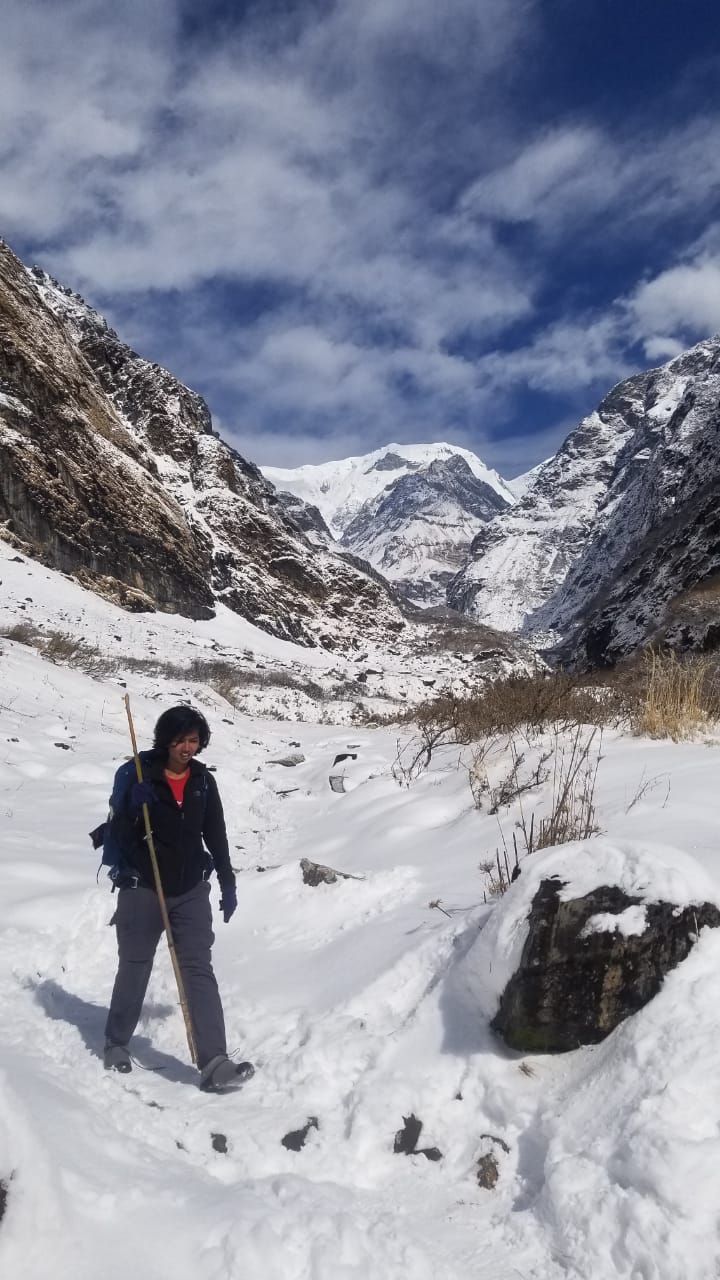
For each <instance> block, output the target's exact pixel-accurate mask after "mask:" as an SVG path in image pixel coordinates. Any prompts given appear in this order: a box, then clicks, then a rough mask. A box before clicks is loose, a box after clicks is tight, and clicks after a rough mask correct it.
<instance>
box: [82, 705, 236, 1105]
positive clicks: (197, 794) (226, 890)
mask: <svg viewBox="0 0 720 1280" xmlns="http://www.w3.org/2000/svg"><path fill="white" fill-rule="evenodd" d="M209 741H210V729H209V727H208V723H207V720H206V719H205V717H204V716H203V715H202V714H201V712H199V711H196V710H195V709H194V708H193V707H188V706H179V707H171V708H170V709H169V710H168V711H164V712H163V714H162V715H161V716H160V719H159V720H158V722H157V724H156V725H155V734H154V741H153V748H152V751H143V752H141V753H140V762H141V765H142V774H143V781H142V782H138V781H137V773H136V767H135V763H134V761H133V760H130V761H128V762H127V764H124V765H122V766H121V767H120V768H119V769H118V771H117V773H116V774H115V780H114V784H113V792H112V796H111V797H110V815H109V818H108V822H107V825H106V828H105V840H104V855H103V861H104V862H109V863H111V864H112V869H111V871H110V876H111V879H112V880H113V881H114V884H115V887H117V889H118V891H119V892H118V903H117V911H116V912H115V926H116V931H117V946H118V970H117V975H116V977H115V985H114V987H113V993H112V998H111V1000H110V1009H109V1012H108V1017H107V1023H106V1025H105V1051H104V1056H103V1062H104V1066H105V1068H106V1070H108V1071H123V1072H125V1071H130V1070H132V1061H131V1058H130V1053H129V1051H128V1044H129V1041H130V1038H131V1036H132V1035H133V1032H134V1031H135V1027H136V1026H137V1023H138V1019H139V1017H140V1013H141V1010H142V1005H143V1000H144V998H145V992H146V990H147V985H148V981H149V979H150V974H151V972H152V966H153V959H154V956H155V950H156V947H157V944H158V942H159V941H160V938H161V936H162V933H163V921H162V916H161V912H160V904H159V901H158V896H157V892H156V888H155V878H154V875H153V870H152V862H151V859H150V853H149V850H148V847H147V843H146V835H145V827H144V823H143V819H142V806H143V805H144V804H146V805H147V806H148V811H149V814H150V824H151V827H152V833H153V844H154V846H155V854H156V857H157V863H158V869H159V872H160V883H161V885H162V890H163V894H164V896H165V901H166V905H167V912H168V916H169V919H170V926H171V929H172V934H173V938H174V942H175V954H176V956H177V960H178V963H179V967H180V972H181V974H182V979H183V985H184V987H185V994H186V998H187V1004H188V1010H189V1015H190V1021H191V1023H192V1029H193V1038H194V1041H195V1048H196V1051H197V1064H198V1067H199V1069H200V1088H201V1089H206V1090H216V1089H224V1088H228V1087H231V1086H233V1085H238V1084H241V1083H243V1082H244V1081H245V1080H248V1079H249V1078H250V1076H252V1075H253V1074H254V1067H253V1066H252V1064H251V1063H249V1062H240V1063H237V1062H234V1061H232V1059H230V1058H229V1057H228V1055H227V1045H226V1042H225V1020H224V1017H223V1010H222V1004H221V1002H220V994H219V992H218V986H217V982H216V980H215V974H214V972H213V967H212V957H211V948H212V944H213V942H214V941H215V938H214V934H213V929H212V912H211V909H210V884H209V877H210V875H211V874H212V872H213V869H214V870H216V871H217V877H218V881H219V883H220V892H221V894H222V899H221V902H220V910H221V911H222V914H223V920H224V921H225V923H226V924H227V922H228V921H229V919H230V917H231V916H232V914H233V912H234V911H235V908H236V907H237V891H236V888H235V875H234V873H233V869H232V866H231V864H230V853H229V849H228V840H227V833H226V830H225V818H224V815H223V808H222V804H221V801H220V795H219V792H218V789H217V784H216V782H215V779H214V777H213V776H212V774H211V773H209V772H208V770H207V769H206V768H205V765H204V764H201V763H200V761H199V760H197V759H196V757H197V755H198V754H199V753H200V752H201V751H203V750H204V749H205V747H206V746H207V745H208V742H209Z"/></svg>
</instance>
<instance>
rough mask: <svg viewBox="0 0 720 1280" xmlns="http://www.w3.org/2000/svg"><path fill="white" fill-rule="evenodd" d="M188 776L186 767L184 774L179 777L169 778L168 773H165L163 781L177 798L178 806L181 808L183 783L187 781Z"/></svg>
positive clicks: (183, 792)
mask: <svg viewBox="0 0 720 1280" xmlns="http://www.w3.org/2000/svg"><path fill="white" fill-rule="evenodd" d="M189 777H190V770H189V769H186V770H185V772H184V774H183V775H182V777H180V778H171V777H170V774H169V773H166V774H165V781H166V782H167V784H168V786H169V788H170V790H171V791H172V793H173V795H174V797H175V799H176V800H177V803H178V808H182V802H183V796H184V794H185V783H186V782H187V780H188V778H189Z"/></svg>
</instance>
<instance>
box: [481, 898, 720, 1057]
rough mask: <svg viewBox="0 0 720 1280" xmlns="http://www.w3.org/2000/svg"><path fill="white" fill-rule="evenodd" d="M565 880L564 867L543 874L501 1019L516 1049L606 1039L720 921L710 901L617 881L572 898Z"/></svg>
mask: <svg viewBox="0 0 720 1280" xmlns="http://www.w3.org/2000/svg"><path fill="white" fill-rule="evenodd" d="M565 888H566V885H565V883H564V882H563V881H562V880H561V879H560V877H558V876H553V877H551V878H548V879H543V880H542V881H541V882H540V885H539V887H538V889H537V891H536V893H535V896H534V898H533V900H532V905H531V908H530V914H529V918H528V932H527V937H526V939H525V944H524V946H523V949H522V953H521V956H520V961H519V965H518V967H517V969H516V970H515V972H514V973H513V975H512V977H511V978H510V980H509V982H508V983H507V985H506V987H505V989H504V991H503V992H502V995H501V998H500V1006H499V1008H498V1011H497V1013H496V1015H495V1017H494V1018H493V1021H492V1026H493V1029H494V1030H495V1031H497V1032H498V1033H499V1035H501V1036H502V1038H503V1040H504V1041H505V1042H506V1044H508V1045H509V1046H510V1047H511V1048H513V1049H520V1050H524V1051H530V1052H538V1053H552V1052H561V1051H563V1050H568V1049H577V1048H578V1047H579V1046H580V1045H586V1044H597V1043H598V1042H599V1041H600V1040H604V1039H605V1037H606V1036H607V1035H609V1033H610V1032H611V1031H612V1030H614V1028H615V1027H616V1026H617V1025H618V1024H619V1023H620V1022H622V1021H623V1019H624V1018H627V1017H628V1016H629V1014H632V1013H635V1012H637V1010H638V1009H641V1008H642V1006H643V1005H645V1004H647V1002H648V1001H649V1000H651V999H652V997H653V996H654V995H656V994H657V992H658V991H659V989H660V986H661V984H662V980H663V978H664V976H665V974H666V973H668V972H669V971H670V970H671V969H674V968H675V966H676V965H677V964H679V963H680V961H681V960H684V959H685V957H686V956H687V955H688V953H689V951H690V949H691V947H692V945H693V943H694V942H695V941H696V939H697V935H698V933H699V931H700V929H702V928H703V927H704V926H705V925H709V926H711V927H713V928H715V927H717V926H718V925H720V911H719V910H718V908H717V907H716V906H714V905H713V904H712V903H709V902H703V903H699V904H697V905H692V904H691V905H687V906H685V907H679V906H678V905H677V904H675V903H672V902H643V901H642V899H641V898H640V897H639V896H636V895H632V896H631V895H629V894H628V893H626V892H625V891H624V890H623V889H621V888H620V887H618V886H617V885H599V886H598V887H597V888H594V889H592V890H591V891H590V892H589V893H586V894H584V895H583V896H582V897H576V898H572V897H570V898H568V897H567V896H565V895H562V894H561V891H562V890H563V889H565Z"/></svg>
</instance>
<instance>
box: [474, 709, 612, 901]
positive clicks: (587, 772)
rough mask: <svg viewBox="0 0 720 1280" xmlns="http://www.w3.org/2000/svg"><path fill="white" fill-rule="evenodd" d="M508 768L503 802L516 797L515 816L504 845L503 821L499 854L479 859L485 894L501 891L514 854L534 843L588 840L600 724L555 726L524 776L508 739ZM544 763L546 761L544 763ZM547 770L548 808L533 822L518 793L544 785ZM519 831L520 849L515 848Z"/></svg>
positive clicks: (593, 823) (515, 865)
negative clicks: (568, 727) (567, 728)
mask: <svg viewBox="0 0 720 1280" xmlns="http://www.w3.org/2000/svg"><path fill="white" fill-rule="evenodd" d="M510 755H511V760H512V768H511V770H510V772H509V774H508V779H507V786H506V794H505V802H506V804H507V806H508V807H509V805H510V804H511V803H513V802H515V801H517V802H518V805H519V810H520V817H519V820H518V821H517V822H516V824H515V828H516V830H515V831H514V832H513V836H512V851H511V852H510V851H509V850H508V846H507V842H506V840H505V835H504V833H503V829H502V826H501V827H500V832H501V835H502V841H503V850H502V854H501V851H500V850H499V849H496V850H495V857H494V859H493V858H490V859H488V860H486V861H483V862H481V863H480V870H481V871H482V872H483V874H484V876H485V883H486V894H490V896H491V897H498V896H501V895H502V894H503V893H505V891H506V890H507V888H508V887H509V885H510V883H511V880H512V879H514V877H515V875H516V874H518V873H519V870H520V868H519V857H520V856H522V857H527V856H528V854H531V853H535V852H536V851H537V850H538V849H550V848H553V847H554V846H555V845H558V844H568V843H569V842H570V841H573V840H587V839H588V838H589V837H590V836H592V835H596V834H597V833H598V831H599V830H600V828H599V826H598V823H597V816H596V811H595V785H596V782H597V774H598V768H599V765H600V761H601V759H602V729H601V728H600V729H598V728H597V727H587V726H585V727H583V726H582V725H576V726H575V728H574V730H573V731H572V732H571V733H570V734H568V733H566V732H559V731H556V732H555V733H554V734H553V738H552V742H551V744H550V747H549V749H548V750H543V752H542V754H541V756H540V759H539V762H538V764H537V767H535V768H533V769H531V770H530V772H529V774H528V778H527V779H526V780H525V781H523V779H522V776H521V773H520V768H519V765H520V764H521V763H522V760H523V757H522V755H520V754H519V753H518V751H517V747H516V745H515V743H514V742H513V741H512V740H511V742H510ZM548 764H549V767H548ZM550 775H552V790H551V793H550V812H549V813H548V814H547V815H546V816H545V817H543V818H541V819H540V820H539V822H537V823H536V821H535V810H533V812H532V813H531V815H530V821H529V822H528V820H527V816H526V814H525V812H524V810H523V794H525V793H527V792H528V791H530V790H531V789H534V788H536V787H540V786H542V785H544V783H545V782H547V781H549V779H550ZM518 833H519V837H520V843H521V852H520V851H519V850H518Z"/></svg>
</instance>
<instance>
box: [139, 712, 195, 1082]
mask: <svg viewBox="0 0 720 1280" xmlns="http://www.w3.org/2000/svg"><path fill="white" fill-rule="evenodd" d="M125 710H126V711H127V718H128V725H129V726H130V740H131V742H132V749H133V756H134V757H135V771H136V773H137V779H138V782H142V780H143V776H142V765H141V764H140V756H139V755H138V749H137V742H136V741H135V730H134V728H133V722H132V715H131V714H130V694H129V693H126V694H125ZM142 810H143V818H144V819H145V837H146V840H147V847H148V849H149V851H150V861H151V863H152V869H153V875H154V877H155V888H156V890H157V896H158V902H159V903H160V915H161V916H162V922H163V926H164V928H165V937H166V938H167V944H168V950H169V952H170V959H171V961H172V967H173V972H174V974H175V981H176V983H177V989H178V995H179V997H180V1008H181V1009H182V1014H183V1018H184V1020H185V1033H186V1035H187V1042H188V1048H189V1049H190V1059H191V1061H192V1062H193V1063H194V1064H195V1065H196V1066H197V1049H196V1048H195V1036H194V1035H193V1026H192V1020H191V1018H190V1009H189V1007H188V1002H187V997H186V995H185V984H184V983H183V980H182V973H181V972H180V964H179V961H178V958H177V955H176V952H175V940H174V938H173V932H172V928H171V925H170V917H169V915H168V909H167V903H166V902H165V894H164V893H163V887H162V880H161V879H160V868H159V866H158V860H157V854H156V853H155V843H154V841H153V833H152V827H151V826H150V810H149V809H148V807H147V805H146V804H144V805H143V807H142Z"/></svg>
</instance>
